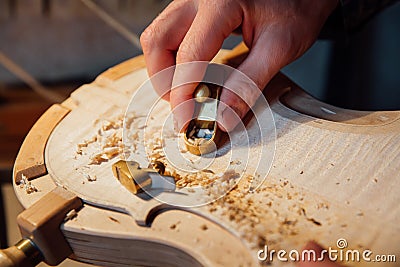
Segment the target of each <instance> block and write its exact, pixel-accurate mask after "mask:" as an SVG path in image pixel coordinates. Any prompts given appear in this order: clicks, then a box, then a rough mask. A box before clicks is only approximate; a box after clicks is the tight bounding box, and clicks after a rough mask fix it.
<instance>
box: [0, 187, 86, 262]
mask: <svg viewBox="0 0 400 267" xmlns="http://www.w3.org/2000/svg"><path fill="white" fill-rule="evenodd" d="M81 207H82V201H81V200H80V199H79V198H78V197H77V196H75V195H74V194H73V193H71V192H69V191H67V190H65V189H63V188H61V187H56V188H55V189H54V190H53V191H51V192H49V193H48V194H46V195H45V196H44V197H43V198H41V199H40V200H39V201H37V202H36V203H34V204H33V205H32V206H31V207H29V208H28V209H27V210H25V211H23V212H22V213H21V214H20V215H18V218H17V222H18V225H19V228H20V231H21V234H22V236H23V239H22V240H21V241H19V242H18V243H17V244H16V245H15V246H13V247H11V248H8V249H5V250H3V251H0V266H6V267H17V266H21V267H28V266H35V265H36V264H38V263H39V262H40V261H42V260H43V261H44V262H46V263H47V264H49V265H53V266H54V265H58V264H60V263H61V262H62V261H63V260H65V259H66V258H67V257H68V256H70V255H71V254H72V249H71V247H70V246H69V244H68V242H67V241H66V239H65V237H64V235H63V234H62V232H61V230H60V225H61V224H62V223H63V222H64V220H65V219H66V217H68V215H69V214H70V213H71V212H75V211H77V210H78V209H80V208H81ZM67 219H68V218H67Z"/></svg>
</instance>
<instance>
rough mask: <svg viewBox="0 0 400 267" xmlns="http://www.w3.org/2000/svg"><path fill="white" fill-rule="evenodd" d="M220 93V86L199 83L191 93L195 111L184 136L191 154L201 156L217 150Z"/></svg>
mask: <svg viewBox="0 0 400 267" xmlns="http://www.w3.org/2000/svg"><path fill="white" fill-rule="evenodd" d="M220 93H221V86H218V85H215V84H210V83H200V84H199V85H198V86H197V87H196V90H195V91H194V93H193V98H194V101H195V111H194V114H193V119H192V120H191V121H190V123H189V126H188V128H187V130H186V133H185V134H184V141H185V145H186V148H187V150H188V151H189V152H190V153H192V154H195V155H203V154H207V153H210V152H213V151H215V150H216V149H217V141H218V140H219V136H220V134H219V131H218V124H217V109H218V103H219V95H220Z"/></svg>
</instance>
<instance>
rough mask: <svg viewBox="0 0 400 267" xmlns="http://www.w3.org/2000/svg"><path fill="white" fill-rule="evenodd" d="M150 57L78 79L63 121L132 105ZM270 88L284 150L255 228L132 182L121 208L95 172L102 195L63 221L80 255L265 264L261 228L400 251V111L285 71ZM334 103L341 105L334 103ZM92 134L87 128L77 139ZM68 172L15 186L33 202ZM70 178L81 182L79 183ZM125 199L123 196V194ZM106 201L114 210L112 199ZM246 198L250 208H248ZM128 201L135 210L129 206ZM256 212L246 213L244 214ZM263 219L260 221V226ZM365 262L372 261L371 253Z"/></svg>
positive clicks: (262, 195)
mask: <svg viewBox="0 0 400 267" xmlns="http://www.w3.org/2000/svg"><path fill="white" fill-rule="evenodd" d="M243 51H245V50H243V49H242V48H241V50H240V51H239V52H240V53H239V54H242V55H243V53H242V52H243ZM227 53H228V52H226V51H222V52H221V53H220V55H219V59H220V60H222V59H223V58H225V56H226V55H227ZM230 60H231V59H230ZM135 66H140V67H138V68H135ZM143 66H144V61H143V58H141V57H139V58H135V59H132V60H130V61H129V63H127V64H125V65H122V66H121V68H120V69H119V66H116V67H115V68H113V70H112V72H109V74H107V75H104V76H103V75H100V76H99V77H98V78H97V79H96V81H95V82H93V83H92V84H90V85H85V86H83V87H81V88H80V89H78V90H77V91H76V92H74V93H73V94H72V96H71V98H70V99H69V100H67V101H66V102H65V103H66V106H68V107H71V109H72V112H71V113H70V114H69V115H68V116H67V117H65V120H63V125H68V124H66V123H67V120H69V122H68V123H69V127H71V128H70V129H71V131H73V129H74V128H72V127H78V126H79V121H76V120H77V119H78V118H79V115H80V116H81V120H82V121H81V123H82V122H83V121H87V120H91V119H95V118H97V117H98V116H100V115H101V114H100V113H103V114H108V115H110V116H111V115H113V114H116V113H118V112H121V111H123V110H124V106H126V105H127V104H128V100H129V99H127V98H128V97H127V96H129V95H130V94H132V93H133V92H134V91H135V89H137V88H138V87H139V85H140V84H141V83H142V82H143V81H144V80H145V79H146V78H147V76H146V70H145V69H144V68H143ZM119 72H121V73H119ZM265 95H266V97H267V99H268V100H269V103H270V106H271V109H272V113H273V116H274V120H275V124H276V127H277V129H276V134H277V140H276V143H275V145H276V153H275V157H274V160H273V164H272V168H271V170H270V172H269V174H268V177H267V180H266V181H265V182H264V184H263V185H262V186H261V187H260V191H259V193H257V194H253V195H252V196H251V201H253V202H257V203H259V207H258V208H260V209H261V210H262V211H263V212H262V213H261V214H259V213H256V214H257V216H256V219H255V221H258V223H256V224H255V225H254V226H253V227H254V228H252V227H250V225H249V224H246V223H240V221H236V220H231V219H230V218H229V216H228V217H227V216H226V215H224V214H223V212H222V213H218V214H216V213H212V212H210V210H209V209H208V208H207V207H203V208H200V209H191V210H189V212H188V211H183V210H169V211H165V212H161V209H162V206H160V205H159V204H155V203H147V204H146V203H143V202H141V201H139V200H138V199H134V198H130V196H128V195H126V194H125V193H126V192H123V191H121V192H120V193H121V195H120V196H117V197H119V198H121V199H123V200H124V201H127V199H129V201H130V202H129V203H130V205H131V206H133V207H132V210H135V211H132V210H126V209H124V208H126V207H124V208H123V209H122V210H123V211H124V212H119V211H121V210H119V211H118V208H117V207H116V206H117V205H116V204H115V203H109V205H105V204H104V202H103V201H104V199H107V198H108V196H107V191H106V190H104V191H103V190H102V191H96V190H97V189H98V188H100V187H98V186H96V185H95V183H96V182H98V181H96V182H94V183H93V184H92V185H93V186H91V185H89V186H86V187H85V188H87V192H91V191H93V192H91V193H92V194H93V196H94V194H96V193H97V194H98V196H99V197H98V198H97V199H96V198H93V197H90V198H88V199H89V204H90V205H89V204H85V205H84V207H83V208H82V210H80V211H79V213H78V216H77V217H76V218H75V219H73V220H68V221H67V222H66V223H65V224H64V225H63V226H62V232H63V234H64V235H65V237H66V239H67V241H68V243H69V244H70V246H71V247H72V250H73V252H74V256H73V257H74V258H75V259H77V260H81V261H85V262H90V263H93V264H99V265H107V266H122V265H124V264H148V265H165V264H172V263H175V264H177V265H182V266H183V265H196V264H201V265H205V266H240V265H242V266H253V265H254V266H256V265H258V263H259V262H258V261H257V259H256V252H257V249H259V247H260V246H259V245H260V244H257V241H256V239H255V240H253V239H251V238H250V239H246V238H244V237H249V234H250V235H251V231H254V235H257V234H259V233H264V232H265V233H266V236H265V238H266V240H264V241H262V242H264V244H268V242H271V243H270V244H269V245H271V246H273V245H275V246H276V247H273V249H279V248H291V249H300V248H301V247H302V246H303V245H304V244H305V243H306V241H307V240H310V239H314V240H316V241H317V242H319V243H321V244H322V245H325V246H333V247H334V244H335V241H336V240H337V239H338V238H346V239H347V240H348V241H349V245H350V247H351V248H369V249H372V250H373V251H374V252H375V253H383V254H384V253H386V254H390V253H391V254H395V255H396V256H397V258H399V248H398V244H399V243H400V234H399V233H400V227H399V225H398V224H397V222H398V220H399V219H400V208H399V205H398V203H399V201H400V194H399V193H400V192H399V191H400V190H399V188H398V186H397V184H398V179H399V173H400V169H399V168H400V135H399V133H400V121H399V116H398V114H399V113H398V112H397V111H396V112H369V113H365V112H364V113H363V112H360V113H359V112H356V111H348V110H343V109H338V108H336V107H332V106H328V105H326V104H323V103H320V102H318V101H316V100H313V99H310V97H309V96H307V95H305V93H303V92H302V91H301V89H300V88H299V87H298V86H297V85H296V84H294V83H293V82H291V81H290V80H289V79H287V78H286V77H285V76H283V75H281V74H279V75H277V76H276V77H275V78H274V79H273V81H271V83H270V84H269V85H268V87H267V88H266V89H265ZM304 106H307V108H306V109H305V111H306V112H305V113H306V114H304V113H303V111H304ZM321 107H323V108H325V109H327V110H328V114H325V113H327V112H326V110H325V111H321V110H322V109H321ZM310 110H311V111H312V112H310ZM329 110H330V111H333V112H335V113H336V114H332V112H331V113H329ZM74 111H75V112H74ZM78 111H79V112H78ZM320 111H321V112H320ZM96 112H97V113H96ZM74 114H75V115H74ZM327 115H329V117H327ZM335 115H337V116H335ZM60 126H61V125H60ZM37 130H38V129H37V128H36V129H34V128H33V129H32V131H37ZM90 134H91V133H89V132H86V133H83V134H82V133H81V134H80V135H79V136H77V137H76V141H77V142H79V141H80V140H81V139H82V137H84V136H87V137H89V136H90ZM78 139H79V140H78ZM52 140H54V142H53V141H52V142H51V144H52V146H54V144H57V142H58V141H57V138H55V137H52ZM58 144H59V147H58V149H60V153H64V149H61V148H62V147H65V149H67V147H66V146H65V145H63V144H61V143H60V142H58ZM47 149H49V148H47ZM53 149H54V147H53ZM21 150H22V149H21ZM41 153H43V150H42V151H41ZM47 160H54V159H51V158H47ZM16 164H18V160H17V163H16ZM51 164H52V163H51ZM108 165H109V164H105V165H104V166H103V168H104V170H102V171H101V172H100V173H101V174H102V175H104V176H102V177H104V179H105V178H107V177H108V178H107V179H110V178H109V177H110V176H109V172H111V169H110V168H108V167H109V166H108ZM54 166H55V165H54ZM57 166H60V164H58V165H57ZM66 168H67V167H66ZM62 172H71V170H68V169H62V170H60V169H58V168H56V169H51V171H50V172H49V173H50V175H44V176H42V177H40V178H38V179H35V180H33V181H32V183H33V184H34V185H35V186H36V187H37V188H39V192H38V193H33V194H30V195H27V194H26V193H25V192H24V190H23V189H21V188H19V187H17V186H16V193H17V195H18V197H19V199H20V201H21V203H22V204H23V205H24V206H25V207H29V206H30V205H31V204H32V203H33V202H34V201H35V200H37V199H40V198H41V197H42V195H43V193H44V192H48V191H50V190H52V189H53V188H54V187H55V184H54V181H53V180H55V181H57V182H60V180H57V179H56V178H55V177H51V175H53V176H54V175H55V174H61V173H62ZM72 173H73V171H72ZM14 175H15V173H14ZM78 180H79V177H77V179H76V181H78ZM110 181H111V180H110ZM61 182H62V181H61ZM282 183H283V184H284V185H283V186H282ZM286 183H289V185H290V186H286ZM98 184H101V183H98ZM66 186H67V187H70V188H74V187H75V186H76V187H82V185H78V184H75V185H74V184H71V183H67V184H66ZM92 187H93V188H95V190H93V189H91V188H92ZM289 196H290V198H289ZM81 197H83V198H84V197H85V196H84V195H82V196H81ZM86 197H87V196H86ZM125 197H127V198H125ZM124 198H125V199H124ZM293 198H294V199H295V200H293ZM116 200H118V198H116ZM119 204H121V205H123V201H122V200H121V203H119ZM216 205H217V208H218V210H220V211H227V210H224V208H225V207H226V206H229V204H228V203H224V202H222V203H221V202H218V203H217V204H216ZM296 205H297V206H296ZM96 206H99V207H96ZM104 206H106V207H107V208H111V209H114V211H112V210H108V209H103V208H102V207H104ZM294 206H296V207H297V208H298V207H301V208H302V209H303V214H301V213H300V214H298V210H294V209H293V207H294ZM152 208H156V209H158V211H160V212H161V213H160V214H158V215H156V216H155V218H154V221H153V223H152V224H151V226H150V227H149V226H147V227H143V226H139V225H138V224H137V222H138V220H140V219H141V220H144V218H138V217H135V216H138V215H140V214H142V215H143V214H148V213H149V212H150V211H151V210H152ZM241 208H242V209H243V210H242V212H244V210H245V209H246V208H245V207H241ZM128 209H129V207H128ZM137 210H139V212H138V211H137ZM269 210H271V211H273V212H269ZM127 211H128V212H130V214H131V215H128V214H126V212H127ZM300 211H301V209H300ZM135 212H138V213H135ZM140 212H141V213H140ZM135 214H136V215H135ZM227 214H229V213H227ZM247 219H249V218H246V217H244V218H243V219H242V221H243V222H246V220H247ZM282 220H283V224H285V221H284V220H288V222H287V224H290V223H294V222H293V221H296V225H295V226H294V227H293V228H291V229H292V230H295V231H296V234H293V235H291V234H290V233H286V232H285V231H283V232H282V231H279V229H280V230H282V228H280V226H279V223H280V222H282ZM292 220H293V221H292ZM313 222H314V223H313ZM204 225H206V227H204ZM259 228H261V230H257V231H255V230H254V229H259ZM204 229H206V230H204ZM285 229H286V228H283V230H285ZM249 232H250V233H249ZM261 245H262V244H261ZM177 255H180V257H178V256H177ZM231 255H234V256H231ZM273 265H274V266H280V265H281V263H280V262H278V261H275V262H274V263H273ZM356 265H357V266H364V265H366V263H365V262H360V263H356ZM376 265H378V264H376ZM393 265H394V264H393ZM285 266H286V265H285ZM385 266H389V264H388V265H385Z"/></svg>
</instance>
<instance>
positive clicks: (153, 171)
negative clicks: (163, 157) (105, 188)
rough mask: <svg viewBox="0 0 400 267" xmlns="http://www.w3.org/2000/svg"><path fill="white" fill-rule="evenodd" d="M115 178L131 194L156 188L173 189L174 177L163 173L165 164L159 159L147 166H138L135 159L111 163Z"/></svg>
mask: <svg viewBox="0 0 400 267" xmlns="http://www.w3.org/2000/svg"><path fill="white" fill-rule="evenodd" d="M112 170H113V174H114V176H115V178H117V179H118V180H119V181H120V183H121V184H122V185H123V186H124V187H125V188H126V189H128V190H129V191H130V192H131V193H133V194H135V195H136V194H138V193H141V192H143V191H147V190H152V189H157V190H160V189H161V190H163V191H174V190H175V187H176V186H175V179H174V177H171V176H167V175H164V172H165V166H164V164H163V163H162V162H160V161H152V162H150V164H149V167H148V168H140V165H139V163H137V162H136V161H125V160H120V161H118V162H116V163H114V164H113V165H112Z"/></svg>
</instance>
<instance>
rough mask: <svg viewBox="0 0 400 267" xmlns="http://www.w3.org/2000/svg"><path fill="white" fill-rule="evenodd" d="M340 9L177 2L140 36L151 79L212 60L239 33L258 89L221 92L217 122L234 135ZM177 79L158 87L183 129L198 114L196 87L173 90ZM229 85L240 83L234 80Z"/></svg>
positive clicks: (303, 3)
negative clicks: (173, 68)
mask: <svg viewBox="0 0 400 267" xmlns="http://www.w3.org/2000/svg"><path fill="white" fill-rule="evenodd" d="M337 4H338V0H322V1H317V0H247V1H246V0H218V1H213V0H192V1H191V0H176V1H173V2H172V3H171V4H170V5H169V6H168V7H167V8H166V9H165V10H164V11H163V12H162V13H161V14H160V15H159V16H158V17H157V18H156V19H155V20H154V21H153V22H152V23H151V24H150V26H149V27H148V28H147V29H146V30H145V31H144V32H143V34H142V35H141V38H140V41H141V44H142V47H143V52H144V56H145V60H146V65H147V69H148V74H149V76H150V77H151V76H152V75H154V74H156V73H157V72H159V71H161V70H163V69H165V68H167V67H170V66H173V65H175V64H180V63H185V62H192V61H210V60H211V59H212V58H213V57H214V56H215V55H216V53H217V52H218V51H219V49H220V48H221V46H222V43H223V41H224V40H225V38H226V37H228V36H229V35H230V34H231V33H232V32H233V31H234V30H237V29H240V30H241V32H242V35H243V41H244V42H245V44H246V45H247V47H249V49H250V53H249V55H248V57H247V58H246V59H245V60H244V61H243V63H242V64H241V65H240V66H239V67H238V68H237V69H238V70H239V71H241V72H243V73H244V74H246V75H247V76H248V77H249V78H250V79H251V80H253V81H254V82H255V84H256V86H257V87H258V88H259V89H258V90H251V89H249V88H252V87H251V86H250V87H248V86H244V85H243V86H241V85H240V84H236V85H235V86H232V87H229V88H232V89H234V90H233V91H230V90H226V89H225V90H223V91H222V94H221V97H220V100H221V101H222V102H223V103H225V104H226V105H221V107H220V108H219V110H218V123H219V127H220V128H221V129H222V130H224V131H231V130H232V129H233V128H234V127H235V126H236V125H237V124H238V123H239V121H238V119H237V118H243V117H244V115H245V114H246V113H247V111H248V110H249V108H250V107H251V106H252V105H253V104H254V102H255V100H256V99H257V97H258V96H259V94H260V92H261V90H262V89H263V88H265V86H266V85H267V83H268V82H269V81H270V80H271V78H272V77H273V76H274V75H275V74H276V73H277V72H278V71H279V70H280V69H281V68H282V67H284V66H285V65H287V64H289V63H290V62H292V61H294V60H295V59H297V58H298V57H300V56H301V55H302V54H304V53H305V52H306V51H307V49H308V48H309V47H310V46H311V45H312V44H313V43H314V42H315V40H316V38H317V36H318V34H319V32H320V30H321V28H322V26H323V25H324V23H325V21H326V19H327V17H328V16H329V15H330V13H331V12H332V11H333V10H334V9H335V8H336V6H337ZM236 78H237V77H236ZM172 79H173V77H172V76H169V77H167V78H165V79H163V82H162V83H160V82H159V83H156V84H154V87H155V89H156V91H157V92H158V93H159V94H160V95H162V96H163V98H164V99H166V100H168V101H170V104H171V108H172V111H173V114H174V119H175V126H176V128H177V129H178V130H183V129H184V128H185V125H186V124H187V122H188V121H189V120H190V117H191V115H192V114H193V103H192V102H191V101H190V100H191V99H192V97H193V91H194V89H195V87H196V84H193V83H192V84H187V85H184V86H180V87H178V88H175V89H174V90H170V88H171V85H172ZM226 84H227V85H228V84H235V77H231V78H230V79H228V81H226ZM227 87H228V86H227ZM182 103H185V105H182ZM246 103H247V104H246ZM227 106H228V107H230V108H227ZM236 114H237V115H236Z"/></svg>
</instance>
